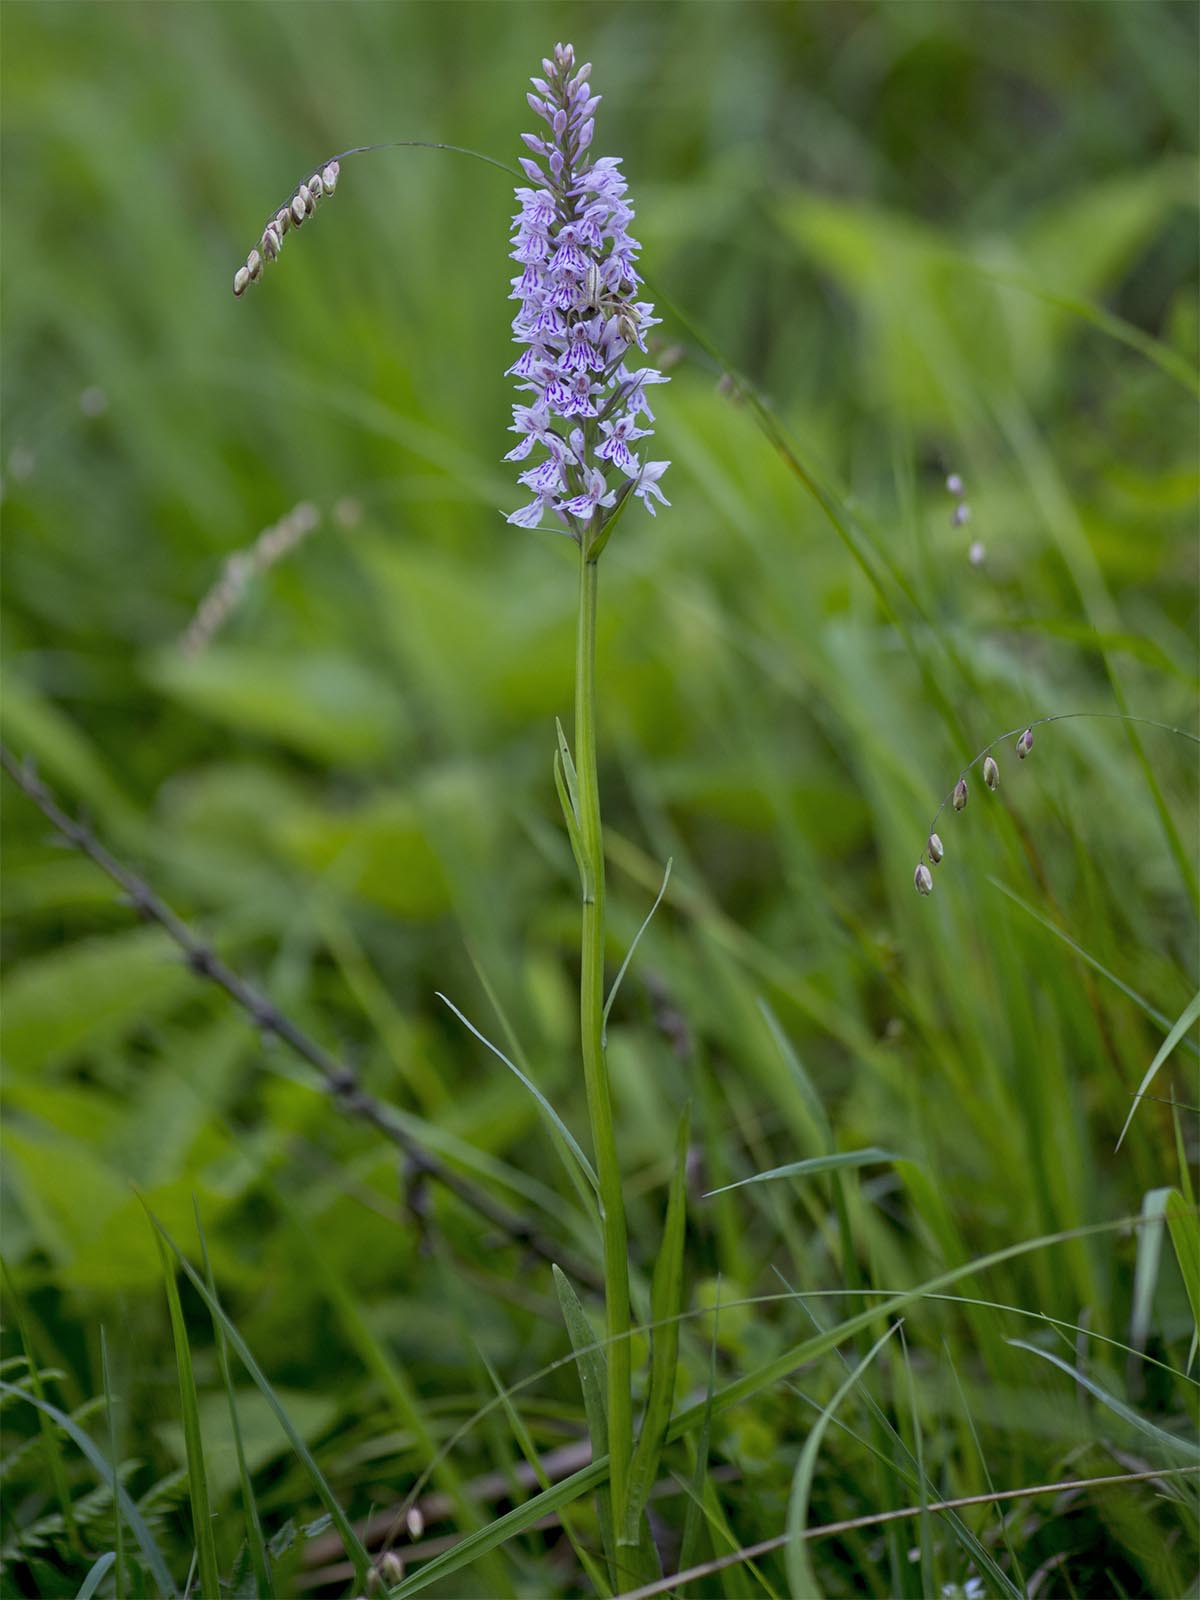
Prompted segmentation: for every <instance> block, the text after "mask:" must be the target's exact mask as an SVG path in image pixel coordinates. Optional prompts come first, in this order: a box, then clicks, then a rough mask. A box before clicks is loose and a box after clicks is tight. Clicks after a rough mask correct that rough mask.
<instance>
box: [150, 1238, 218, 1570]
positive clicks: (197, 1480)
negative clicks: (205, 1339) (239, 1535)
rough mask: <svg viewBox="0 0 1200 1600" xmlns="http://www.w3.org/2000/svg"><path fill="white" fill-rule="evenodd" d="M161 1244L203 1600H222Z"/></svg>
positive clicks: (196, 1429)
mask: <svg viewBox="0 0 1200 1600" xmlns="http://www.w3.org/2000/svg"><path fill="white" fill-rule="evenodd" d="M155 1242H156V1243H157V1245H158V1254H159V1259H160V1260H161V1262H162V1269H163V1280H164V1282H165V1284H166V1289H167V1305H168V1306H169V1307H170V1312H171V1337H172V1339H173V1340H174V1343H175V1369H176V1371H177V1373H178V1375H179V1406H180V1411H181V1414H182V1419H183V1445H184V1453H185V1455H186V1457H187V1469H188V1490H189V1495H190V1498H191V1504H192V1531H193V1532H194V1534H195V1536H196V1560H197V1564H198V1566H199V1569H200V1595H201V1600H221V1571H220V1567H219V1565H218V1563H217V1545H216V1540H215V1539H214V1537H213V1526H212V1512H211V1511H210V1510H209V1504H208V1474H207V1472H206V1471H205V1467H204V1438H203V1435H202V1434H201V1432H200V1403H199V1401H198V1399H197V1396H196V1377H195V1372H194V1370H193V1367H192V1348H191V1343H190V1341H189V1340H188V1333H187V1324H186V1323H185V1322H184V1320H183V1306H182V1305H181V1303H180V1300H179V1286H178V1284H177V1283H176V1282H175V1273H174V1270H173V1268H172V1264H171V1260H170V1257H169V1256H168V1255H167V1251H166V1248H165V1246H164V1245H163V1242H162V1240H161V1239H158V1240H156V1241H155Z"/></svg>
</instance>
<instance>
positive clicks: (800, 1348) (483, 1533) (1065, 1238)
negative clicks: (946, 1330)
mask: <svg viewBox="0 0 1200 1600" xmlns="http://www.w3.org/2000/svg"><path fill="white" fill-rule="evenodd" d="M1130 1220H1131V1219H1130V1218H1127V1217H1121V1218H1117V1219H1114V1220H1113V1221H1111V1222H1098V1223H1091V1224H1089V1225H1087V1226H1085V1227H1082V1228H1069V1229H1066V1230H1065V1231H1063V1232H1061V1233H1049V1234H1040V1235H1039V1236H1038V1237H1037V1238H1034V1239H1022V1240H1021V1241H1020V1242H1019V1243H1017V1244H1010V1245H1006V1246H1005V1247H1004V1248H1003V1249H1001V1250H992V1251H989V1252H988V1254H986V1255H982V1256H977V1257H975V1258H974V1259H973V1260H971V1261H968V1262H966V1263H965V1264H964V1265H962V1266H958V1267H951V1268H949V1269H948V1270H947V1271H946V1272H940V1273H938V1274H937V1276H936V1277H933V1278H928V1279H926V1281H925V1282H924V1283H922V1284H917V1285H916V1286H915V1287H914V1288H912V1289H905V1290H903V1291H902V1292H900V1293H897V1294H893V1295H889V1296H888V1297H887V1298H886V1299H884V1300H882V1301H881V1302H880V1303H879V1305H877V1306H873V1307H872V1308H871V1309H870V1310H867V1311H860V1312H859V1313H857V1315H855V1316H853V1317H847V1318H846V1320H845V1321H844V1322H840V1323H838V1324H837V1325H836V1326H835V1327H832V1328H826V1329H823V1330H822V1331H821V1332H820V1333H818V1334H814V1335H813V1336H812V1337H811V1338H808V1339H805V1340H803V1341H802V1342H801V1343H800V1344H797V1345H793V1346H791V1347H790V1348H789V1349H788V1350H786V1351H784V1352H783V1353H782V1354H781V1355H778V1356H775V1357H774V1358H773V1359H772V1360H770V1361H768V1362H766V1363H765V1364H764V1365H763V1366H761V1367H756V1368H755V1369H754V1371H752V1372H747V1373H745V1374H744V1375H743V1376H742V1377H740V1378H735V1379H734V1380H733V1382H732V1383H728V1384H726V1385H725V1387H724V1388H723V1389H720V1390H718V1391H717V1393H716V1394H715V1395H713V1396H712V1398H711V1401H710V1400H708V1399H705V1400H703V1401H699V1402H698V1403H697V1404H695V1405H692V1406H688V1407H687V1409H686V1410H684V1411H681V1412H679V1413H678V1414H677V1415H676V1417H675V1418H674V1420H673V1421H672V1423H671V1426H670V1428H669V1429H668V1430H667V1441H668V1443H670V1442H671V1441H672V1440H674V1439H679V1438H682V1437H683V1435H684V1434H686V1433H690V1432H692V1431H693V1429H695V1428H697V1427H699V1426H700V1424H701V1423H702V1422H703V1420H704V1417H705V1416H706V1414H708V1413H709V1411H710V1410H711V1414H712V1415H713V1416H717V1415H719V1414H720V1413H722V1412H724V1411H728V1410H730V1409H731V1408H732V1407H733V1406H736V1405H740V1404H741V1403H742V1401H744V1400H748V1399H749V1398H750V1397H751V1396H752V1395H755V1394H759V1393H761V1392H762V1391H763V1390H764V1389H767V1388H770V1386H771V1385H772V1384H775V1383H778V1382H780V1381H781V1380H782V1379H783V1378H786V1377H788V1376H789V1374H790V1373H792V1372H794V1371H795V1370H796V1368H797V1367H802V1366H804V1365H805V1364H806V1363H808V1362H810V1361H815V1360H816V1359H817V1358H818V1357H820V1356H823V1355H825V1354H826V1353H827V1352H829V1351H830V1350H833V1349H836V1347H837V1346H838V1345H839V1344H843V1343H844V1342H845V1341H846V1340H847V1339H852V1338H853V1337H854V1335H855V1334H857V1333H858V1332H859V1331H860V1330H863V1329H867V1330H869V1329H870V1328H871V1327H872V1326H874V1325H876V1324H878V1322H879V1321H880V1320H881V1319H882V1318H885V1317H891V1316H895V1315H897V1314H898V1313H900V1312H902V1311H904V1310H905V1308H906V1307H908V1306H910V1305H913V1304H914V1303H916V1302H917V1301H920V1300H922V1299H924V1298H925V1297H926V1296H929V1295H934V1294H937V1293H939V1292H940V1291H941V1290H943V1289H947V1288H949V1287H950V1286H951V1285H952V1284H955V1283H959V1282H961V1281H962V1280H963V1279H964V1278H970V1277H972V1276H973V1275H974V1274H976V1273H979V1272H984V1271H986V1270H987V1269H988V1268H989V1267H997V1266H1000V1265H1001V1264H1002V1263H1004V1262H1006V1261H1014V1260H1016V1259H1018V1258H1019V1257H1021V1256H1027V1255H1032V1254H1033V1253H1034V1252H1035V1251H1038V1250H1044V1249H1047V1248H1048V1247H1049V1246H1051V1245H1058V1244H1068V1243H1070V1242H1072V1241H1074V1240H1076V1239H1082V1238H1089V1237H1094V1236H1097V1235H1100V1234H1105V1233H1115V1232H1116V1231H1117V1230H1118V1229H1121V1228H1124V1227H1127V1226H1128V1225H1129V1222H1130ZM556 1281H557V1280H556ZM563 1282H566V1280H565V1279H564V1280H563ZM567 1288H568V1290H570V1294H571V1297H572V1300H573V1301H574V1304H575V1306H577V1307H578V1305H579V1302H578V1299H577V1298H576V1297H575V1294H574V1290H573V1289H570V1285H569V1284H567ZM564 1309H565V1308H564ZM579 1315H580V1317H581V1318H582V1308H581V1307H580V1308H579ZM583 1328H584V1330H586V1334H587V1338H588V1340H589V1342H591V1343H594V1340H593V1339H592V1335H591V1329H590V1328H588V1327H587V1319H586V1318H583ZM1039 1353H1040V1352H1039ZM1051 1359H1053V1358H1051ZM1166 1437H1168V1438H1169V1437H1170V1436H1169V1435H1167V1436H1166ZM607 1476H608V1456H607V1455H604V1456H601V1457H599V1458H597V1459H594V1460H593V1461H592V1462H591V1464H590V1465H589V1466H586V1467H583V1468H581V1469H580V1471H578V1472H575V1473H572V1474H571V1476H570V1477H569V1478H564V1479H563V1480H562V1482H561V1483H556V1484H555V1485H554V1487H553V1488H552V1489H550V1490H549V1491H547V1493H545V1494H540V1495H537V1496H535V1497H534V1498H533V1499H532V1500H528V1501H527V1502H526V1503H525V1504H524V1505H522V1506H517V1507H516V1508H515V1509H514V1510H512V1511H507V1512H505V1513H504V1515H503V1516H500V1517H497V1518H496V1520H495V1521H494V1522H492V1523H489V1525H488V1526H487V1527H486V1528H481V1529H480V1530H479V1532H478V1533H474V1534H468V1535H467V1537H466V1538H465V1539H461V1540H459V1542H458V1544H456V1545H455V1547H454V1548H453V1549H452V1550H447V1551H446V1552H444V1554H442V1555H439V1556H435V1557H434V1558H433V1559H432V1560H431V1561H429V1562H428V1563H427V1564H426V1565H425V1566H424V1567H422V1568H421V1569H420V1571H418V1572H414V1573H412V1574H411V1575H410V1576H409V1577H407V1578H406V1579H405V1580H404V1582H403V1583H402V1584H400V1585H399V1587H398V1588H396V1589H394V1590H393V1591H392V1600H408V1597H409V1596H410V1595H414V1594H420V1593H421V1591H422V1590H423V1589H426V1588H428V1587H429V1585H430V1584H431V1583H438V1582H440V1581H441V1580H442V1579H444V1578H448V1577H450V1576H451V1575H452V1574H453V1573H455V1572H460V1571H461V1570H462V1569H463V1568H464V1567H467V1566H470V1565H471V1563H472V1562H474V1561H477V1560H478V1559H479V1557H480V1556H481V1555H485V1554H487V1552H488V1551H490V1550H495V1549H496V1548H497V1547H498V1546H500V1545H502V1544H504V1543H505V1542H506V1541H507V1540H508V1539H511V1538H514V1537H515V1536H516V1535H517V1534H520V1533H524V1532H525V1531H526V1529H528V1528H531V1527H532V1526H533V1525H534V1523H535V1522H537V1521H539V1520H540V1518H542V1517H544V1516H548V1515H549V1514H550V1513H551V1512H556V1511H558V1510H559V1509H560V1508H561V1507H563V1506H567V1505H570V1504H571V1503H572V1502H573V1501H574V1500H577V1499H578V1498H579V1496H580V1495H582V1494H586V1493H587V1492H588V1491H589V1490H590V1489H593V1488H595V1487H596V1486H597V1485H599V1484H602V1483H603V1482H604V1481H605V1479H606V1478H607Z"/></svg>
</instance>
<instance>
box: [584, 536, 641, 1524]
mask: <svg viewBox="0 0 1200 1600" xmlns="http://www.w3.org/2000/svg"><path fill="white" fill-rule="evenodd" d="M597 581H598V569H597V563H596V559H595V557H594V556H592V555H590V553H589V548H588V542H587V540H586V538H585V540H584V541H583V543H582V545H581V547H580V566H579V635H578V648H577V653H576V661H575V768H576V775H577V776H576V782H577V785H578V791H577V792H578V798H579V832H580V837H581V840H582V844H583V865H584V873H583V877H584V883H583V936H582V963H581V970H580V979H579V1025H580V1035H581V1041H582V1047H583V1077H584V1083H585V1086H586V1088H587V1103H588V1117H589V1120H590V1122H591V1125H592V1143H593V1145H594V1148H595V1156H596V1173H597V1176H598V1178H599V1180H600V1211H601V1217H602V1220H603V1225H604V1284H605V1293H604V1309H605V1331H606V1334H607V1337H608V1448H609V1454H610V1456H611V1467H610V1488H611V1491H612V1509H613V1522H614V1525H615V1526H616V1527H618V1528H620V1527H621V1525H622V1521H623V1518H624V1514H625V1499H626V1492H627V1485H628V1476H629V1462H630V1458H631V1456H632V1453H633V1415H632V1412H633V1403H632V1393H631V1388H630V1350H629V1344H630V1340H629V1253H628V1245H627V1241H626V1233H625V1202H624V1198H623V1196H622V1193H621V1168H620V1164H619V1162H618V1160H617V1141H616V1136H615V1134H614V1132H613V1116H612V1100H611V1098H610V1096H609V1088H608V1065H607V1063H606V1061H605V1058H604V841H603V836H602V833H601V826H600V785H599V781H598V779H597V775H596V589H597Z"/></svg>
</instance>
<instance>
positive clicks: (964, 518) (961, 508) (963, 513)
mask: <svg viewBox="0 0 1200 1600" xmlns="http://www.w3.org/2000/svg"><path fill="white" fill-rule="evenodd" d="M970 520H971V508H970V506H969V505H968V504H967V503H966V501H965V500H963V501H960V503H959V504H958V505H956V506H955V508H954V510H953V512H952V513H951V516H950V526H951V527H952V528H961V527H964V526H965V525H966V524H967V523H968V522H970Z"/></svg>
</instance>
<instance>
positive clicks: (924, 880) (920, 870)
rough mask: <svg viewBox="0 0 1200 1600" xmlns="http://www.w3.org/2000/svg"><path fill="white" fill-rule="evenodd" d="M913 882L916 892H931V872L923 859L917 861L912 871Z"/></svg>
mask: <svg viewBox="0 0 1200 1600" xmlns="http://www.w3.org/2000/svg"><path fill="white" fill-rule="evenodd" d="M913 884H914V886H915V888H916V891H917V893H918V894H932V893H933V873H932V872H930V870H929V868H928V867H927V866H926V865H925V863H924V862H923V861H918V862H917V870H916V871H915V872H914V873H913Z"/></svg>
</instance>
